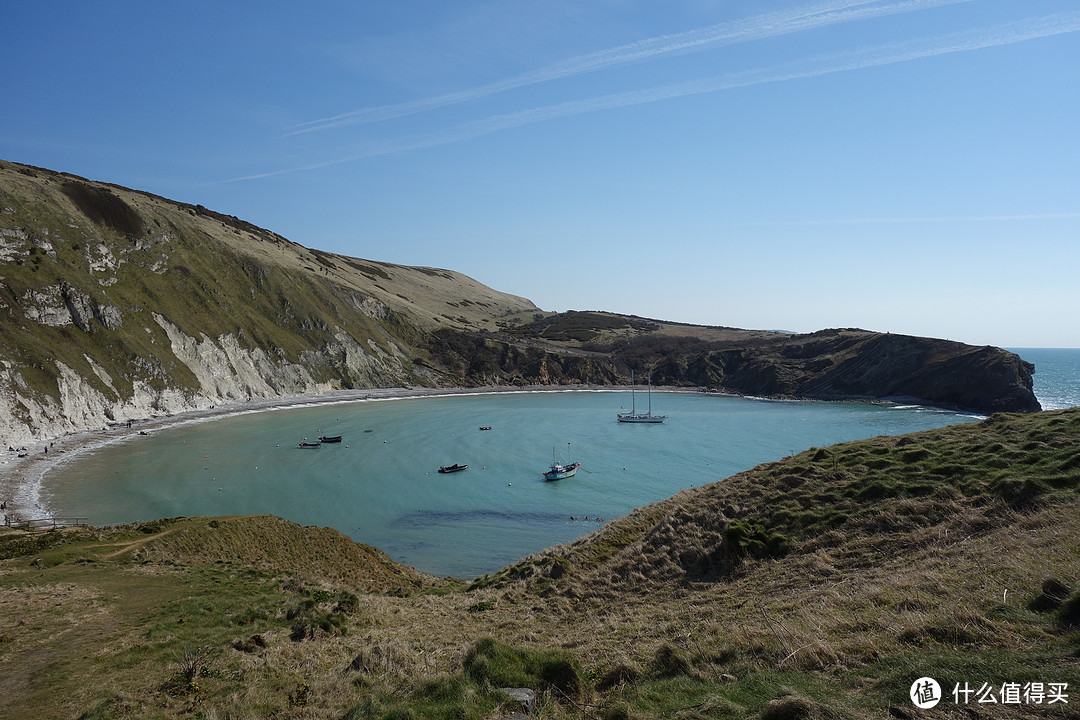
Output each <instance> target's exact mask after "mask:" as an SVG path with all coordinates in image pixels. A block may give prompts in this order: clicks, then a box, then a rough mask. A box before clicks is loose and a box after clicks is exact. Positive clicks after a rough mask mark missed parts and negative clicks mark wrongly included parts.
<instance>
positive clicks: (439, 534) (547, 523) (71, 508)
mask: <svg viewBox="0 0 1080 720" xmlns="http://www.w3.org/2000/svg"><path fill="white" fill-rule="evenodd" d="M1014 352H1017V353H1018V354H1019V355H1020V356H1021V357H1023V358H1024V359H1026V360H1028V361H1030V362H1033V363H1035V364H1036V366H1037V371H1036V375H1035V392H1036V395H1037V396H1038V397H1039V400H1040V402H1042V404H1043V407H1044V409H1057V408H1064V407H1072V406H1075V405H1080V350H1047V349H1020V350H1014ZM637 399H638V409H639V410H640V409H642V408H643V405H644V402H645V400H646V398H645V394H644V393H640V392H639V393H638V398H637ZM629 405H630V393H629V391H606V390H605V391H596V392H532V393H528V392H523V393H509V394H508V393H500V394H495V395H464V396H452V397H442V398H416V399H398V400H379V401H374V400H372V401H362V402H353V403H348V404H340V405H321V406H316V407H300V408H293V409H288V410H275V411H267V412H261V413H252V414H247V415H237V416H233V417H228V418H222V419H217V420H212V421H205V422H198V423H190V424H186V425H180V426H177V427H174V428H170V429H168V430H163V431H158V432H155V433H153V434H151V435H149V436H132V437H131V438H129V439H128V440H125V441H123V442H117V443H113V444H110V445H106V446H103V447H100V448H97V449H95V450H92V451H88V452H85V453H80V454H78V455H77V456H74V457H73V458H71V459H70V460H69V461H67V462H65V463H63V464H61V465H59V466H57V467H56V468H55V469H54V470H52V471H51V472H50V473H49V474H47V475H46V476H45V477H44V478H43V481H42V488H41V495H40V500H41V501H42V502H43V504H44V505H45V506H46V507H48V508H49V509H50V511H51V512H52V514H54V515H55V516H58V517H59V516H80V517H87V518H89V520H90V522H91V523H92V524H95V525H107V524H112V523H126V522H134V521H138V520H148V519H154V518H160V517H171V516H176V515H186V516H197V515H234V514H243V515H246V514H256V513H272V514H274V515H279V516H281V517H284V518H287V519H289V520H292V521H294V522H297V523H300V524H303V525H324V526H329V527H333V528H336V529H337V530H339V531H341V532H343V533H345V534H347V535H349V536H350V537H352V538H353V539H354V540H357V541H358V542H362V543H367V544H369V545H375V546H377V547H379V548H381V549H382V550H383V551H385V552H386V553H387V554H388V555H389V556H390V557H392V558H393V559H395V560H397V561H399V562H402V563H405V564H407V565H412V566H413V567H416V568H417V569H419V570H423V571H425V572H429V573H432V574H435V575H440V576H447V575H449V576H454V577H459V578H462V579H470V578H473V577H476V576H479V575H483V574H484V573H490V572H494V571H495V570H498V569H499V568H501V567H503V566H504V565H507V564H509V563H513V562H515V561H517V560H518V559H520V558H521V557H523V556H525V555H528V554H530V553H533V552H536V551H539V550H542V549H544V548H546V547H550V546H552V545H555V544H558V543H562V542H567V541H570V540H573V539H575V538H578V537H581V536H582V535H585V534H587V533H589V532H592V531H594V530H596V529H597V528H599V527H600V525H601V524H602V523H603V522H604V521H606V520H610V519H613V518H617V517H620V516H623V515H626V514H627V513H629V512H630V511H631V510H632V509H634V508H636V507H640V506H642V505H647V504H649V503H651V502H655V501H658V500H662V499H664V498H666V497H669V496H670V495H672V494H674V493H675V492H677V491H678V490H680V489H682V488H686V487H691V486H695V485H701V484H704V483H710V482H715V481H717V480H722V479H723V478H726V477H728V476H730V475H732V474H734V473H737V472H739V471H742V470H746V469H748V468H751V467H753V466H754V465H757V464H758V463H761V462H766V461H771V460H777V459H780V458H782V457H784V456H786V455H791V454H794V453H797V452H800V451H802V450H805V449H807V448H809V447H815V446H817V447H820V446H824V445H830V444H833V443H837V442H842V441H845V440H855V439H862V438H868V437H873V436H876V435H898V434H902V433H908V432H913V431H917V430H924V429H929V428H934V427H940V426H944V425H949V424H953V423H962V422H972V421H975V420H978V419H979V416H975V415H968V414H962V413H956V412H949V411H944V410H938V409H933V408H926V407H921V406H914V405H885V404H870V403H857V402H842V403H832V402H810V401H804V402H782V401H770V400H759V399H752V398H738V397H730V396H722V395H707V394H701V393H671V392H654V393H653V395H652V407H653V412H654V413H663V414H666V415H668V416H669V417H668V419H667V420H666V421H665V422H664V423H663V424H658V425H628V424H620V423H617V422H616V421H615V414H616V412H618V411H620V410H621V409H623V408H629ZM481 427H490V428H491V429H490V430H481V429H480V428H481ZM322 434H326V435H341V436H343V441H342V443H340V444H328V445H324V446H322V447H320V448H318V449H315V450H305V449H300V448H298V447H297V444H298V442H299V440H300V439H301V438H308V439H312V440H314V439H315V438H316V437H317V436H319V435H322ZM553 456H554V457H557V458H558V459H559V460H560V461H566V460H570V461H574V462H580V463H581V467H580V468H579V469H578V472H577V475H576V476H575V477H572V478H567V479H564V480H560V481H557V482H544V480H543V476H542V473H543V472H544V471H545V470H547V468H548V466H549V465H551V462H552V458H553ZM454 463H461V464H468V465H469V468H468V469H467V470H465V471H462V472H459V473H454V474H449V475H440V474H439V473H438V472H437V471H438V469H439V467H440V466H441V465H451V464H454Z"/></svg>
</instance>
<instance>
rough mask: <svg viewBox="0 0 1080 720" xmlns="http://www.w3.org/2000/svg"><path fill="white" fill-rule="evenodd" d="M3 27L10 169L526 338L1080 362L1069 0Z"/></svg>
mask: <svg viewBox="0 0 1080 720" xmlns="http://www.w3.org/2000/svg"><path fill="white" fill-rule="evenodd" d="M4 14H5V26H6V29H7V32H6V33H5V38H4V42H3V43H0V67H3V68H5V70H4V72H2V73H0V98H2V99H3V104H2V107H3V111H2V112H0V157H2V158H4V159H6V160H12V161H16V162H23V163H28V164H32V165H38V166H42V167H48V168H51V169H55V170H62V171H67V172H72V173H75V174H78V175H83V176H85V177H89V178H92V179H96V180H104V181H108V182H114V183H118V184H121V185H126V186H129V187H133V188H138V189H142V190H147V191H150V192H153V193H157V194H160V195H163V196H166V197H170V198H174V199H177V200H182V201H186V202H191V203H200V204H202V205H205V206H207V207H209V208H212V209H215V210H218V211H221V212H225V213H228V214H231V215H237V216H239V217H241V218H244V219H245V220H249V221H251V222H253V223H255V224H258V225H261V226H263V227H267V228H270V229H272V230H274V231H276V232H278V233H281V234H282V235H285V236H286V237H288V238H289V239H291V240H294V241H296V242H299V243H301V244H303V245H306V246H308V247H314V248H320V249H324V250H329V251H332V252H338V253H343V254H348V255H353V256H357V257H364V258H370V259H375V260H385V261H390V262H397V263H403V264H409V265H425V266H436V267H446V268H452V269H454V270H458V271H460V272H463V273H465V274H467V275H470V276H472V277H475V278H477V279H478V280H480V281H481V282H484V283H486V284H488V285H491V286H492V287H495V288H497V289H499V290H503V291H506V292H511V293H515V294H518V295H523V296H525V297H528V298H530V299H531V300H533V301H534V302H536V303H537V304H538V305H539V306H540V307H542V308H544V309H546V310H571V309H575V310H611V311H615V312H622V313H630V314H635V315H641V316H646V317H654V318H660V319H666V320H677V321H683V322H691V323H701V324H709V325H728V326H735V327H746V328H761V329H784V330H794V331H813V330H817V329H821V328H826V327H864V328H868V329H872V330H880V331H891V332H902V333H910V334H915V335H926V336H933V337H943V338H950V339H954V340H962V341H964V342H969V343H973V344H979V345H981V344H991V345H999V346H1004V347H1080V321H1078V318H1080V281H1078V278H1077V274H1078V270H1080V3H1077V2H1076V1H1075V0H1023V1H1022V2H1020V1H1018V0H798V1H793V0H784V1H777V2H752V1H750V0H716V1H714V2H708V1H706V0H665V1H663V2H660V1H655V2H638V1H636V0H591V1H589V2H580V1H579V0H573V1H571V0H543V1H542V2H531V1H527V0H498V1H473V0H460V1H458V2H453V3H446V2H431V1H430V0H423V1H421V0H398V1H396V2H374V1H373V2H363V3H360V2H344V1H342V2H322V1H320V0H314V1H312V2H307V3H303V4H302V5H301V4H297V3H285V2H267V1H260V2H254V1H246V2H244V1H241V2H229V3H221V2H203V1H201V0H192V1H190V2H185V3H163V2H135V1H121V0H117V1H115V2H98V3H88V2H67V1H63V0H57V1H55V2H42V3H34V2H23V3H9V7H7V8H6V9H5V13H4Z"/></svg>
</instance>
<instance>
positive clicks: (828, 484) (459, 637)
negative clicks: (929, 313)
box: [0, 409, 1080, 720]
mask: <svg viewBox="0 0 1080 720" xmlns="http://www.w3.org/2000/svg"><path fill="white" fill-rule="evenodd" d="M0 557H2V558H4V559H3V560H0V696H2V697H3V698H4V705H3V710H2V711H0V715H5V716H9V717H20V716H27V717H70V718H76V717H83V718H135V717H138V718H174V717H204V718H233V717H276V718H334V719H336V718H341V719H345V718H348V719H352V720H355V719H358V718H497V717H504V716H509V715H510V714H512V713H513V712H514V711H515V705H514V702H513V701H511V700H509V699H508V698H507V697H505V696H503V695H501V694H499V693H498V692H496V691H495V690H494V689H495V688H498V687H503V686H525V687H530V688H532V689H533V690H535V691H536V692H537V694H538V704H539V710H538V715H539V716H540V717H545V718H582V717H586V718H605V719H607V720H612V719H614V718H746V717H749V718H814V717H817V718H861V717H899V718H914V717H927V718H931V717H988V718H998V717H1000V718H1006V717H1008V718H1014V717H1031V718H1061V717H1076V710H1075V709H1076V708H1077V706H1078V705H1080V591H1078V587H1080V409H1073V410H1065V411H1056V412H1045V413H1039V414H1035V415H996V416H992V417H990V418H988V419H987V420H985V421H984V422H982V423H975V424H966V425H956V426H952V427H948V428H944V429H939V430H933V431H927V432H923V433H917V434H913V435H907V436H902V437H880V438H874V439H870V440H865V441H858V442H852V443H845V444H841V445H837V446H833V447H828V448H812V449H810V450H808V451H806V452H803V453H800V454H799V455H796V456H794V457H789V458H785V459H783V460H781V461H778V462H774V463H768V464H765V465H761V466H759V467H757V468H754V469H753V470H751V471H748V472H745V473H740V474H739V475H736V476H733V477H732V478H729V479H727V480H724V481H722V482H720V483H715V484H711V485H707V486H703V487H699V488H693V489H690V490H686V491H683V492H680V493H678V494H677V495H675V496H673V497H672V498H670V499H668V500H666V501H664V502H661V503H657V504H654V505H651V506H648V507H645V508H641V509H639V510H637V511H635V512H634V513H632V514H631V515H629V516H627V517H625V518H622V519H620V520H617V521H614V522H611V523H609V524H608V525H607V526H605V527H604V528H602V529H601V530H599V531H597V532H596V533H594V534H593V535H591V536H589V537H587V538H584V539H582V540H579V541H577V542H574V543H572V544H570V545H567V546H562V547H558V548H552V549H551V550H548V551H545V552H542V553H538V554H536V555H534V556H531V557H529V558H526V559H524V560H523V561H522V562H520V563H518V564H517V565H514V566H511V567H508V568H506V569H504V570H503V571H501V572H499V573H497V574H496V575H494V576H491V577H485V578H480V579H478V580H477V581H475V582H474V583H473V584H472V585H471V586H469V587H464V586H463V585H461V584H459V583H454V582H451V581H438V580H435V579H433V578H430V577H426V576H423V575H421V574H419V573H416V572H414V571H411V570H408V569H406V568H401V567H398V566H395V565H394V564H393V563H391V562H390V561H388V560H387V559H386V558H385V556H383V555H382V554H381V553H378V551H375V550H373V549H369V548H363V547H361V546H356V545H354V544H352V543H351V542H349V541H348V540H346V539H344V538H341V537H340V536H337V534H336V533H334V532H333V531H330V530H324V529H318V528H299V527H297V526H295V525H293V524H291V523H287V522H285V521H282V520H279V519H276V518H267V517H255V518H217V519H210V518H191V519H172V520H164V521H160V522H157V523H150V524H147V525H143V526H130V527H125V528H115V529H102V530H97V529H88V530H81V531H74V532H70V533H60V532H56V533H52V534H44V535H38V536H26V535H24V534H22V533H17V532H13V531H9V532H7V533H5V534H0ZM923 676H931V677H934V678H936V679H937V680H938V681H939V682H940V683H941V686H942V688H943V690H944V693H945V699H944V700H943V702H942V703H941V704H940V705H939V706H938V707H937V708H935V709H933V710H926V711H921V710H918V709H916V708H915V707H914V706H913V704H912V703H911V702H910V700H909V699H908V690H909V688H910V686H911V684H912V682H913V681H914V680H915V679H917V678H920V677H923ZM964 683H967V684H968V686H971V687H972V689H974V690H978V689H980V688H981V687H982V686H983V684H984V683H986V684H987V685H988V686H989V687H991V688H992V689H993V692H994V694H995V696H996V697H997V698H998V703H997V704H988V703H978V702H977V697H976V696H975V695H972V696H971V697H970V699H969V703H968V704H966V705H964V704H963V703H961V704H959V705H958V704H957V703H956V702H955V701H954V699H953V695H952V690H953V688H954V686H955V685H956V684H959V685H960V686H961V687H963V686H964ZM1011 683H1016V684H1018V685H1023V684H1025V683H1043V684H1044V688H1049V686H1050V684H1051V683H1055V684H1056V683H1068V687H1067V688H1066V689H1065V693H1066V694H1068V696H1069V697H1068V701H1069V702H1068V703H1067V704H1066V703H1063V702H1057V703H1053V704H1050V703H1049V702H1048V700H1049V698H1048V697H1044V698H1043V702H1042V703H1039V704H1036V703H1035V702H1034V701H1033V700H1032V701H1027V702H1021V703H1018V704H1003V703H1002V702H1001V699H1003V696H1002V695H1001V688H1002V686H1003V685H1008V684H1011Z"/></svg>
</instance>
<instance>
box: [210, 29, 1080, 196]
mask: <svg viewBox="0 0 1080 720" xmlns="http://www.w3.org/2000/svg"><path fill="white" fill-rule="evenodd" d="M1077 30H1080V12H1072V13H1062V14H1058V15H1050V16H1046V17H1041V18H1033V19H1029V20H1021V21H1017V22H1012V23H1008V24H1005V25H999V26H996V27H991V28H979V29H976V30H970V31H967V32H961V33H954V34H951V35H945V36H939V37H936V38H929V39H927V40H923V41H919V42H917V43H914V44H913V43H906V44H901V43H896V44H890V45H882V46H878V47H874V48H867V49H864V50H860V51H854V52H847V53H840V54H834V55H828V56H822V57H818V58H813V59H811V60H809V61H807V62H803V63H798V64H794V63H793V64H789V65H785V66H780V67H777V68H769V69H763V70H755V71H749V72H744V73H737V74H732V75H724V76H720V77H716V78H710V79H705V80H693V81H688V82H684V83H676V84H673V85H664V86H661V87H656V88H648V89H645V90H636V91H632V92H624V93H617V94H612V95H604V96H601V97H596V98H590V99H587V100H578V101H573V102H566V103H560V104H558V105H548V106H544V107H538V108H531V109H527V110H521V111H518V112H514V113H507V114H504V115H495V116H492V117H489V118H484V119H482V120H477V121H474V122H471V123H465V124H463V125H459V126H458V127H456V128H453V129H451V130H449V131H447V132H444V133H439V134H433V135H427V136H422V137H418V138H414V139H412V140H407V141H403V142H392V143H387V144H384V145H381V146H373V147H370V148H368V149H366V150H364V151H362V152H359V153H354V154H351V155H348V156H344V157H338V158H335V159H334V160H328V161H325V162H320V163H315V164H311V165H307V166H304V167H296V168H291V169H286V170H277V171H272V172H267V173H262V174H258V175H248V176H245V177H238V178H232V179H231V180H226V181H223V182H236V181H241V180H255V179H259V178H266V177H274V176H277V175H284V174H287V173H291V172H297V171H300V170H316V169H319V168H323V167H329V166H332V165H339V164H342V163H346V162H353V161H356V160H363V159H365V158H370V157H378V156H381V155H390V154H393V153H399V152H405V151H409V150H420V149H424V148H429V147H436V146H439V145H448V144H450V143H455V142H461V141H463V140H470V139H472V138H476V137H481V136H483V135H489V134H491V133H494V132H499V131H502V130H509V129H512V128H516V127H522V126H525V125H532V124H534V123H538V122H543V121H545V120H553V119H556V118H562V117H569V116H572V115H581V114H584V113H590V112H596V111H599V110H610V109H614V108H621V107H630V106H634V105H642V104H645V103H651V102H658V101H661V100H670V99H673V98H679V97H685V96H688V95H703V94H707V93H713V92H719V91H722V90H734V89H737V88H745V87H752V86H755V85H763V84H766V83H778V82H784V81H787V80H798V79H803V78H812V77H820V76H823V75H830V74H834V73H839V72H846V71H850V70H862V69H865V68H871V67H880V66H883V65H892V64H895V63H901V62H909V61H911V60H919V59H922V58H929V57H936V56H939V55H948V54H951V53H957V52H968V51H971V50H980V49H984V48H991V47H999V46H1002V45H1012V44H1015V43H1019V42H1024V41H1026V40H1034V39H1037V38H1043V37H1051V36H1054V35H1062V34H1066V33H1071V32H1076V31H1077Z"/></svg>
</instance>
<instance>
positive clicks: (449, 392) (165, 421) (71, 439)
mask: <svg viewBox="0 0 1080 720" xmlns="http://www.w3.org/2000/svg"><path fill="white" fill-rule="evenodd" d="M628 390H629V387H624V386H620V385H527V386H522V387H518V386H510V385H485V386H481V387H472V388H462V387H453V388H429V387H415V388H404V387H399V388H366V389H362V390H331V391H329V392H326V393H320V394H306V395H283V396H277V397H272V398H252V399H250V400H246V401H234V402H231V403H228V404H222V405H214V406H212V407H210V408H205V409H202V410H188V411H185V412H182V413H177V414H175V415H160V416H157V417H148V418H145V419H142V420H132V421H131V422H130V424H129V423H127V422H124V423H113V424H110V425H108V426H105V427H103V428H101V429H100V430H81V431H77V432H71V433H67V434H65V435H60V436H58V437H55V438H45V439H41V440H38V441H37V442H36V443H35V444H34V445H26V446H25V447H26V450H25V451H24V450H22V449H21V447H20V448H17V449H14V450H6V449H5V450H4V451H3V453H2V454H0V501H3V502H6V503H7V509H6V510H4V514H6V515H10V516H13V517H18V518H20V519H21V520H38V519H44V518H47V517H51V515H50V514H49V511H48V509H47V508H45V507H44V506H43V505H42V504H41V500H40V496H41V484H42V481H43V479H44V477H45V475H46V473H48V472H50V471H53V470H55V469H56V468H58V467H61V466H62V465H64V464H66V463H68V462H71V461H73V460H75V459H77V458H78V457H79V456H80V455H81V454H82V453H85V452H89V451H92V450H95V449H97V448H100V447H104V446H106V445H110V444H112V443H115V442H123V441H124V440H127V439H129V438H130V437H131V436H133V435H139V434H140V433H148V432H150V431H160V430H167V429H170V428H173V427H178V426H181V425H189V424H192V423H200V422H210V421H214V420H223V419H226V418H229V417H235V416H238V415H246V414H249V413H259V412H272V411H276V410H291V409H294V408H302V407H315V406H319V405H344V404H351V403H358V402H380V401H388V400H409V399H419V398H435V397H452V396H455V395H462V396H466V395H493V394H501V393H505V394H515V393H521V394H525V393H552V392H626V391H628ZM653 391H654V392H702V391H704V388H672V387H669V388H653Z"/></svg>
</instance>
